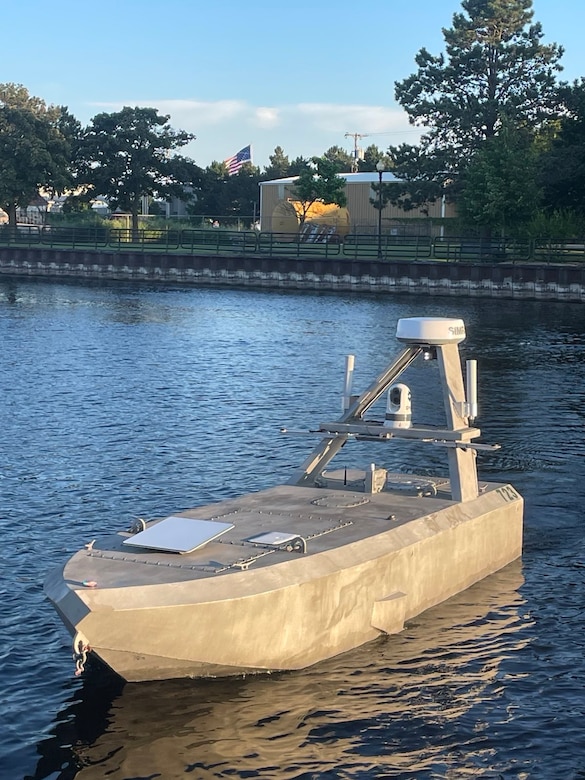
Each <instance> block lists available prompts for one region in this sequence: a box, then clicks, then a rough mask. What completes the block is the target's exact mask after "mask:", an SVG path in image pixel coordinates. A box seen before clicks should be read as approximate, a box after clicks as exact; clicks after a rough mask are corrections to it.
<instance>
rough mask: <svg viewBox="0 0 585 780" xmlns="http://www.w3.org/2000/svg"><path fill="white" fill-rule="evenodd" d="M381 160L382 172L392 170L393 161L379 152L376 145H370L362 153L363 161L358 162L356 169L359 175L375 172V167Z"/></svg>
mask: <svg viewBox="0 0 585 780" xmlns="http://www.w3.org/2000/svg"><path fill="white" fill-rule="evenodd" d="M380 160H382V162H383V163H384V170H385V171H390V170H392V169H393V168H394V161H393V160H392V158H391V157H389V156H388V155H387V154H386V153H385V152H382V151H380V149H379V148H378V147H377V146H376V144H370V145H369V146H368V147H367V149H366V150H365V151H364V156H363V159H361V160H358V169H359V171H360V173H365V172H369V171H375V170H376V165H377V164H378V162H379V161H380Z"/></svg>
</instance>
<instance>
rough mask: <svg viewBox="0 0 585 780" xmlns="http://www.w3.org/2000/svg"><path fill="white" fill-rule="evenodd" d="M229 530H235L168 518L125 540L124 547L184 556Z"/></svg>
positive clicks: (207, 522)
mask: <svg viewBox="0 0 585 780" xmlns="http://www.w3.org/2000/svg"><path fill="white" fill-rule="evenodd" d="M231 528H234V526H233V524H232V523H218V522H217V521H214V520H194V519H193V518H191V517H175V516H171V517H165V519H164V520H161V521H160V523H156V525H151V526H150V527H149V528H147V529H146V530H145V531H140V533H137V534H135V535H134V536H131V537H129V538H128V539H125V540H124V542H123V544H128V545H130V546H131V547H146V548H147V549H149V550H161V551H164V552H175V553H179V554H181V555H184V554H185V553H190V552H193V551H194V550H197V549H198V548H199V547H203V546H204V545H205V544H207V543H208V542H211V541H212V540H213V539H217V538H218V537H219V536H221V535H222V534H224V533H226V531H229V530H230V529H231Z"/></svg>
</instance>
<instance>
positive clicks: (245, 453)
mask: <svg viewBox="0 0 585 780" xmlns="http://www.w3.org/2000/svg"><path fill="white" fill-rule="evenodd" d="M421 315H430V316H456V317H462V318H463V319H464V320H465V321H466V324H467V329H468V338H467V341H466V342H465V344H464V350H463V351H464V357H471V356H473V357H477V358H478V359H479V364H480V411H481V414H480V417H479V419H478V423H479V425H480V427H481V428H482V431H483V438H482V440H484V441H487V442H499V443H501V444H502V449H501V450H499V451H497V452H495V453H488V454H485V455H481V456H480V469H481V474H482V476H483V477H485V478H488V479H495V480H502V481H510V482H512V483H513V484H514V485H515V486H516V487H517V488H518V489H519V490H520V491H521V492H522V493H523V495H524V497H525V499H526V516H525V542H524V555H523V558H522V561H518V562H516V563H514V564H512V565H510V566H509V567H507V568H506V569H505V570H504V571H502V572H500V573H498V574H496V575H494V576H492V577H490V578H488V579H486V580H484V581H483V582H481V583H478V584H477V585H475V586H473V587H472V588H471V589H469V590H468V591H467V592H465V593H463V594H461V595H459V596H458V597H456V598H454V599H452V600H450V601H449V602H447V603H445V604H443V605H441V606H439V607H437V608H435V609H433V610H430V611H429V612H427V613H425V614H423V615H422V616H419V617H418V618H417V619H416V620H414V621H411V622H409V623H408V624H407V627H406V629H405V631H404V632H403V633H402V634H400V635H398V636H392V637H387V638H384V639H380V640H377V641H375V642H373V643H371V644H369V645H366V646H364V647H362V648H360V649H359V650H357V651H354V652H352V653H348V654H346V655H344V656H342V657H339V658H336V659H333V660H331V661H328V662H325V663H322V664H318V665H317V666H315V667H313V668H311V669H309V670H307V671H304V672H295V673H287V674H275V675H270V676H263V677H256V678H255V677H249V678H244V679H236V680H229V681H225V680H215V681H213V680H212V681H203V682H202V681H169V682H157V683H142V684H133V685H126V686H124V685H123V684H122V683H121V682H120V681H119V680H118V679H117V678H116V677H115V676H109V675H108V674H106V673H105V672H104V671H103V670H100V669H98V668H93V669H90V672H89V674H88V675H87V677H86V679H84V680H80V679H78V678H75V677H74V676H73V662H72V660H71V652H70V647H69V642H70V640H69V637H68V635H67V633H66V631H65V629H64V628H63V627H62V625H61V623H60V621H59V619H58V617H57V615H56V614H55V613H54V612H53V610H52V608H51V607H50V605H49V604H48V603H47V602H46V601H45V599H44V597H43V592H42V582H43V580H44V578H45V576H46V574H47V572H48V571H49V570H50V569H51V568H53V567H54V566H56V565H57V564H59V563H62V562H63V561H65V560H66V558H67V557H68V556H69V555H71V554H72V553H73V552H74V551H75V550H77V549H78V548H79V547H80V546H82V545H83V544H85V543H86V542H87V541H89V540H90V539H92V538H94V536H95V535H96V533H97V532H103V531H109V530H116V529H118V528H120V527H124V526H127V525H128V524H129V523H130V521H131V520H132V518H133V517H136V516H137V515H141V516H157V515H164V514H169V513H170V512H173V511H179V510H181V509H184V508H187V507H189V506H194V505H196V504H200V503H204V502H207V501H210V500H216V499H221V498H224V497H227V496H233V495H236V494H238V493H240V492H243V491H249V490H253V489H260V488H263V487H268V486H269V485H272V484H276V483H278V482H281V481H283V480H284V479H286V478H287V476H288V474H289V472H290V469H291V468H292V467H293V466H295V465H297V464H298V463H299V461H300V460H301V459H302V458H303V457H304V456H305V455H306V454H307V452H308V450H309V447H310V446H311V442H307V440H305V439H300V438H288V437H282V436H281V435H280V434H279V428H280V426H282V425H286V426H289V427H292V428H295V427H298V428H304V427H307V426H310V425H313V424H315V423H318V422H319V421H321V420H322V419H327V418H331V416H337V414H338V410H339V393H340V391H341V387H342V379H343V377H342V374H343V366H344V356H345V355H346V354H347V353H354V354H355V355H356V382H355V384H356V389H358V390H359V389H363V387H364V385H365V384H366V383H369V381H370V380H371V379H372V378H373V375H375V374H376V373H377V372H378V371H379V370H380V369H382V368H383V367H384V365H385V363H386V362H387V359H388V358H389V357H390V356H391V355H392V354H393V353H394V352H395V351H396V341H395V338H394V332H395V327H396V321H397V319H398V318H399V317H405V316H421ZM0 339H1V341H0V343H1V348H2V353H1V354H2V358H1V364H0V366H1V371H0V388H1V391H2V396H1V397H2V405H1V407H0V424H1V427H0V498H1V501H0V534H1V541H2V543H1V545H0V686H1V692H2V693H1V698H0V723H1V728H0V778H2V780H4V778H6V780H21V779H22V780H24V778H28V779H29V780H32V779H33V778H34V780H45V779H47V778H50V779H51V780H69V779H70V778H79V780H98V779H101V778H113V779H114V780H131V779H132V780H138V779H140V780H145V779H146V778H148V780H151V779H153V778H163V779H165V778H172V779H174V778H205V779H207V778H285V779H287V780H288V779H289V778H290V779H291V780H292V779H293V778H295V779H297V780H300V779H301V778H302V779H303V780H309V779H311V780H312V779H314V778H327V779H329V778H378V777H395V778H421V779H423V778H425V779H426V778H450V779H452V778H468V777H482V778H543V779H544V780H556V779H557V778H558V779H559V780H565V779H568V778H585V732H584V727H583V716H584V714H585V689H584V683H585V659H584V649H585V618H584V612H583V604H584V597H585V543H584V539H585V533H584V530H583V529H584V523H585V437H584V417H585V411H584V410H585V309H584V308H583V306H582V305H579V304H567V305H563V304H560V303H534V302H522V301H517V302H516V301H508V300H507V301H501V302H498V301H493V300H491V299H490V300H487V299H486V300H473V299H463V298H461V299H458V298H454V299H448V298H427V297H424V298H423V297H414V296H402V297H400V296H380V297H374V296H365V297H362V296H341V295H339V296H338V295H318V294H301V293H298V294H296V293H277V292H262V291H257V292H256V291H250V290H242V291H237V290H214V289H203V290H198V289H178V288H173V287H158V288H149V287H140V286H136V285H134V286H133V285H126V284H119V285H115V284H112V285H109V286H104V285H100V286H93V285H86V286H83V285H78V284H50V283H44V282H28V281H25V282H20V281H14V280H2V281H0ZM426 370H427V369H426V368H425V367H418V368H414V369H413V371H412V379H411V381H410V379H409V383H410V384H411V386H412V388H413V403H414V416H415V420H416V417H417V412H418V414H420V415H422V418H423V420H424V421H427V422H432V421H433V420H432V416H433V414H434V407H433V397H432V395H429V394H428V393H427V392H426V388H427V384H428V383H427V375H426V374H425V373H424V372H425V371H426ZM372 446H374V445H372ZM378 446H379V445H378ZM346 449H348V450H349V449H350V447H349V445H348V448H346ZM438 450H439V448H427V449H425V448H424V447H421V446H420V445H413V446H412V447H407V446H405V445H402V447H401V448H400V447H399V448H398V449H396V450H394V449H393V448H390V449H389V450H384V452H383V453H381V452H380V450H379V449H378V450H376V451H375V453H374V454H373V456H372V457H374V458H375V459H376V460H378V462H381V461H384V459H385V465H389V466H392V467H396V468H402V469H404V470H405V471H419V472H420V471H423V472H424V470H425V469H426V468H429V469H432V468H433V467H434V466H435V464H438V463H440V462H441V455H442V453H441V452H439V451H438ZM344 457H345V451H344ZM347 457H348V458H349V457H355V458H357V463H358V464H361V465H363V462H362V460H360V458H361V454H360V452H359V450H357V449H355V450H353V451H351V452H349V453H348V454H347ZM364 462H369V453H368V454H366V456H365V461H364Z"/></svg>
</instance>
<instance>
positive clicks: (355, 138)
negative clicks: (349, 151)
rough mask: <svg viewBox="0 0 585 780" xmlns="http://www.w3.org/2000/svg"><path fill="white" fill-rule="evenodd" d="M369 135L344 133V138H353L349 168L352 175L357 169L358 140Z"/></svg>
mask: <svg viewBox="0 0 585 780" xmlns="http://www.w3.org/2000/svg"><path fill="white" fill-rule="evenodd" d="M368 135H369V133H346V134H345V138H353V163H352V166H351V171H352V173H356V172H357V169H358V138H367V137H368Z"/></svg>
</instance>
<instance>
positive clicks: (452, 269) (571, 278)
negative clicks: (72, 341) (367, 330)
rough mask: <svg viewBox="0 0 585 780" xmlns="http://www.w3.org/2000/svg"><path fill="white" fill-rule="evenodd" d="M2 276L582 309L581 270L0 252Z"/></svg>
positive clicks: (584, 279) (584, 275)
mask: <svg viewBox="0 0 585 780" xmlns="http://www.w3.org/2000/svg"><path fill="white" fill-rule="evenodd" d="M0 276H25V277H45V278H47V277H49V278H85V279H104V280H137V281H138V280H142V281H160V282H173V283H182V284H189V285H209V286H220V285H225V286H231V287H265V288H277V289H298V290H323V291H326V290H334V291H355V292H374V293H381V292H396V293H416V294H428V295H444V296H454V295H464V296H473V297H485V298H490V297H493V298H522V299H527V300H549V301H571V302H576V303H585V265H583V264H554V265H553V264H548V265H547V264H542V263H529V262H522V263H485V262H484V263H472V262H467V261H466V262H454V263H450V262H443V261H433V260H424V261H421V260H417V261H414V260H394V259H392V260H367V259H361V260H351V259H347V258H339V257H335V258H328V259H322V258H290V257H270V256H264V255H245V256H241V255H238V254H233V255H192V254H178V253H176V254H175V253H173V254H160V253H144V252H138V251H137V252H132V251H127V252H109V251H99V250H98V251H96V250H87V249H48V248H44V247H41V248H29V247H2V248H0Z"/></svg>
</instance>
